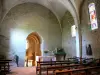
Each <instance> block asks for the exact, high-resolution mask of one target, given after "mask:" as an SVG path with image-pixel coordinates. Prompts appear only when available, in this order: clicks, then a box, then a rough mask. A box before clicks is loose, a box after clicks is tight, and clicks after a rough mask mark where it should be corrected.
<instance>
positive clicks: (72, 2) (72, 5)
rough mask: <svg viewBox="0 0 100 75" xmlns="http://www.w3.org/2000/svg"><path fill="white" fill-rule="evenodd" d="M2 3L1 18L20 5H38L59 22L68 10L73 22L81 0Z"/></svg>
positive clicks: (36, 0) (30, 0) (5, 1)
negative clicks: (54, 16) (49, 11)
mask: <svg viewBox="0 0 100 75" xmlns="http://www.w3.org/2000/svg"><path fill="white" fill-rule="evenodd" d="M2 1H3V18H4V17H5V16H6V14H7V13H8V12H9V10H10V9H11V8H13V7H14V6H16V5H19V4H22V3H27V2H31V3H38V4H40V5H43V6H45V7H47V8H48V9H50V10H51V11H52V12H53V13H54V14H55V15H56V17H57V18H58V20H59V21H60V20H61V18H62V17H63V16H64V14H65V12H66V11H67V10H68V11H70V13H71V14H72V16H73V18H74V20H75V19H78V15H79V14H78V11H79V7H80V4H81V2H82V1H83V0H2Z"/></svg>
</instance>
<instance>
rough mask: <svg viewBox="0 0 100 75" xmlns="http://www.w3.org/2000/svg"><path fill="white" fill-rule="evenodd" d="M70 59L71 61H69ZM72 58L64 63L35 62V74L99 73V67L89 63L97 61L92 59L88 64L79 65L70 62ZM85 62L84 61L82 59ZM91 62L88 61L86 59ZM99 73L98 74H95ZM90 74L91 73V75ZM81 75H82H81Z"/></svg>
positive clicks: (84, 74)
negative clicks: (91, 71)
mask: <svg viewBox="0 0 100 75" xmlns="http://www.w3.org/2000/svg"><path fill="white" fill-rule="evenodd" d="M70 59H71V61H69V60H70ZM72 59H74V58H68V60H65V61H52V60H51V61H40V60H39V61H37V67H36V74H37V75H38V74H39V75H42V72H45V74H43V75H49V74H50V72H51V74H52V75H67V74H68V75H79V73H82V72H83V75H90V74H89V73H88V72H89V71H90V70H95V69H98V70H99V71H100V67H99V66H97V64H93V63H91V62H92V61H98V60H99V59H95V60H94V59H92V61H91V62H90V64H89V62H88V63H79V62H77V61H75V59H74V61H72ZM84 60H85V59H84ZM87 60H89V61H90V60H91V58H90V59H86V60H85V61H87ZM99 64H100V62H99ZM96 73H99V72H96ZM91 74H92V73H91ZM81 75H82V74H81Z"/></svg>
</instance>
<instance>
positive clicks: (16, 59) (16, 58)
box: [15, 55, 19, 67]
mask: <svg viewBox="0 0 100 75" xmlns="http://www.w3.org/2000/svg"><path fill="white" fill-rule="evenodd" d="M15 62H16V65H17V67H18V66H19V64H18V63H19V56H18V55H15Z"/></svg>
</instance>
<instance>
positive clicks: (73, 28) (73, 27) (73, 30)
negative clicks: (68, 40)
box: [71, 25, 76, 37]
mask: <svg viewBox="0 0 100 75" xmlns="http://www.w3.org/2000/svg"><path fill="white" fill-rule="evenodd" d="M71 33H72V37H76V26H75V25H73V26H72V27H71Z"/></svg>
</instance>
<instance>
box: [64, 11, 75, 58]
mask: <svg viewBox="0 0 100 75" xmlns="http://www.w3.org/2000/svg"><path fill="white" fill-rule="evenodd" d="M74 24H75V23H74V19H73V17H72V15H71V14H70V12H69V11H67V12H66V13H65V15H64V17H63V19H62V47H63V48H64V50H65V52H66V54H67V56H66V57H73V56H76V41H75V40H76V38H75V37H72V35H71V26H72V25H74Z"/></svg>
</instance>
